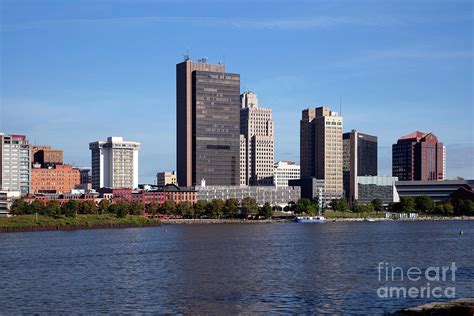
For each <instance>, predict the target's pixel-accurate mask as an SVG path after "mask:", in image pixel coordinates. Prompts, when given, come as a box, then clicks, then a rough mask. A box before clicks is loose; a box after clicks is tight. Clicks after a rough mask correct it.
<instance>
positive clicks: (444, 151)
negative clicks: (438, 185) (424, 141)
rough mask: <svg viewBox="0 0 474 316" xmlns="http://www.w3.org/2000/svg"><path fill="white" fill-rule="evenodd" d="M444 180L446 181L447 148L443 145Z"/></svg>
mask: <svg viewBox="0 0 474 316" xmlns="http://www.w3.org/2000/svg"><path fill="white" fill-rule="evenodd" d="M443 180H446V146H444V145H443Z"/></svg>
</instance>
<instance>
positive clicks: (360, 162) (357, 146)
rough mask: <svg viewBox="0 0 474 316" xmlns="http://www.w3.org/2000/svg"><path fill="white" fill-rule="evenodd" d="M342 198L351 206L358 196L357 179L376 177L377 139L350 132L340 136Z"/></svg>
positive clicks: (354, 131) (353, 131)
mask: <svg viewBox="0 0 474 316" xmlns="http://www.w3.org/2000/svg"><path fill="white" fill-rule="evenodd" d="M342 143H343V162H342V176H343V184H344V196H345V198H346V200H347V201H348V202H349V204H350V205H353V204H354V202H355V201H356V200H357V196H358V192H357V190H358V183H357V179H358V177H363V176H376V175H377V137H376V136H372V135H368V134H363V133H360V132H358V131H356V130H352V131H351V132H349V133H344V134H343V135H342Z"/></svg>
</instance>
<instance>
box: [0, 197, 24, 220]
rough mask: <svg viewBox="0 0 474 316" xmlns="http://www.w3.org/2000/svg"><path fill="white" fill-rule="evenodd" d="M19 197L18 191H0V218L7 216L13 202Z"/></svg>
mask: <svg viewBox="0 0 474 316" xmlns="http://www.w3.org/2000/svg"><path fill="white" fill-rule="evenodd" d="M20 197H21V192H20V191H0V217H6V216H9V215H8V214H9V210H10V207H11V206H12V203H13V201H15V200H16V199H19V198H20Z"/></svg>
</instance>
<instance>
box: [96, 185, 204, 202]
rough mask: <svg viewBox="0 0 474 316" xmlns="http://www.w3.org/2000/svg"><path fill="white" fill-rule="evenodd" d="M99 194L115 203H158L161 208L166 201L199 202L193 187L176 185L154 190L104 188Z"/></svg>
mask: <svg viewBox="0 0 474 316" xmlns="http://www.w3.org/2000/svg"><path fill="white" fill-rule="evenodd" d="M99 192H100V194H101V196H102V197H103V198H108V199H111V200H112V201H114V202H116V201H126V202H139V203H142V204H143V205H146V204H149V203H156V204H157V205H158V206H159V207H161V206H162V205H163V204H164V203H165V202H166V201H173V202H175V203H182V202H190V203H191V204H194V203H196V201H197V194H196V190H194V189H193V188H192V187H179V186H177V185H175V184H168V185H165V186H162V187H157V188H155V189H152V190H144V189H140V190H132V189H131V188H121V189H111V188H102V189H100V190H99Z"/></svg>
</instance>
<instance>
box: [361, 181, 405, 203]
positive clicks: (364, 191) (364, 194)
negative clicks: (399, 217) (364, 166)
mask: <svg viewBox="0 0 474 316" xmlns="http://www.w3.org/2000/svg"><path fill="white" fill-rule="evenodd" d="M397 180H398V179H397V178H396V177H390V176H362V177H360V176H359V177H357V190H356V191H355V195H354V196H353V198H354V200H353V202H358V203H364V204H367V203H370V202H372V200H373V199H380V200H381V201H382V203H383V204H385V205H388V204H389V203H392V202H398V201H399V200H400V198H399V196H398V192H397V189H396V188H395V183H396V181H397Z"/></svg>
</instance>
